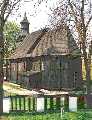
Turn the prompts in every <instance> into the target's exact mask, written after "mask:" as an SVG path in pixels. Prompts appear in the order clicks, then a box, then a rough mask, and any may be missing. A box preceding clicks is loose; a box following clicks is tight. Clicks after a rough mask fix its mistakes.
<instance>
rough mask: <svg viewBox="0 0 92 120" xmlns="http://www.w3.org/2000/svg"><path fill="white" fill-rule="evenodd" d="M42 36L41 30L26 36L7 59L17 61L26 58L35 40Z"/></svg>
mask: <svg viewBox="0 0 92 120" xmlns="http://www.w3.org/2000/svg"><path fill="white" fill-rule="evenodd" d="M42 34H43V30H39V31H35V32H32V33H31V34H28V35H27V36H26V37H25V38H24V40H23V41H22V42H20V43H19V44H18V46H17V48H16V49H15V51H14V53H13V54H12V55H11V56H10V57H9V59H17V58H23V57H26V55H27V53H28V51H29V50H30V49H31V48H32V47H33V45H34V43H35V42H36V41H37V39H38V38H39V37H40V36H41V35H42Z"/></svg>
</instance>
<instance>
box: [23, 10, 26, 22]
mask: <svg viewBox="0 0 92 120" xmlns="http://www.w3.org/2000/svg"><path fill="white" fill-rule="evenodd" d="M23 19H24V20H27V14H26V12H25V13H24V18H23Z"/></svg>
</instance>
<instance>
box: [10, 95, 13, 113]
mask: <svg viewBox="0 0 92 120" xmlns="http://www.w3.org/2000/svg"><path fill="white" fill-rule="evenodd" d="M10 103H11V111H13V97H12V96H10Z"/></svg>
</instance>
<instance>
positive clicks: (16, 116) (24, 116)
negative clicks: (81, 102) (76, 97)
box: [4, 111, 92, 120]
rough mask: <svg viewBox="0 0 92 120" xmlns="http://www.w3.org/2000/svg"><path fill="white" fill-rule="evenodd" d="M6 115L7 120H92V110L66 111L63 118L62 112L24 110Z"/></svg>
mask: <svg viewBox="0 0 92 120" xmlns="http://www.w3.org/2000/svg"><path fill="white" fill-rule="evenodd" d="M5 117H6V118H7V120H92V111H78V112H65V113H64V115H63V118H61V114H60V112H59V113H58V112H54V113H38V114H32V113H30V114H28V113H23V112H22V113H11V114H9V115H5ZM4 120H6V119H4Z"/></svg>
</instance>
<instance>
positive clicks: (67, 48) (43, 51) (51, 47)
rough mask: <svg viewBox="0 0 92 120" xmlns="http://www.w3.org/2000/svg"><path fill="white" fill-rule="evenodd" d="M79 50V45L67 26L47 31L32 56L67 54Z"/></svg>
mask: <svg viewBox="0 0 92 120" xmlns="http://www.w3.org/2000/svg"><path fill="white" fill-rule="evenodd" d="M75 50H78V46H77V44H76V42H75V40H74V38H73V36H72V35H71V32H70V31H69V29H68V28H67V27H64V28H62V29H58V30H52V31H49V32H47V33H46V34H45V35H44V36H43V37H42V38H41V40H40V42H39V43H38V44H37V46H36V47H35V49H34V50H33V52H32V53H31V55H32V57H35V56H41V55H67V54H72V53H73V51H75Z"/></svg>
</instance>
